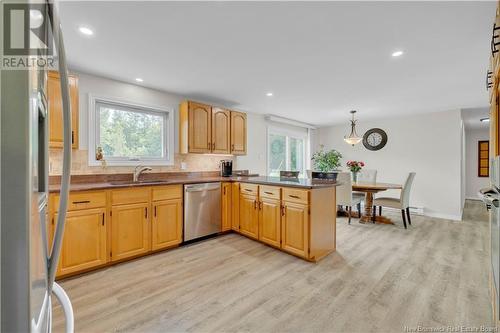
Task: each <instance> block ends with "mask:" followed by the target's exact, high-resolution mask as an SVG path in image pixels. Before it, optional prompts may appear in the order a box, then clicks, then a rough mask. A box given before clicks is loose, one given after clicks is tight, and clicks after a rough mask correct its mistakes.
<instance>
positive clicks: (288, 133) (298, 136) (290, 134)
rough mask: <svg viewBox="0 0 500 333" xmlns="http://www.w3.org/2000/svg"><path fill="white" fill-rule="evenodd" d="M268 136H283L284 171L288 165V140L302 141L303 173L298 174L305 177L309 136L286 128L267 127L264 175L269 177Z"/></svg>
mask: <svg viewBox="0 0 500 333" xmlns="http://www.w3.org/2000/svg"><path fill="white" fill-rule="evenodd" d="M270 134H277V135H283V136H285V155H286V161H285V163H286V166H285V170H287V168H288V164H289V163H290V161H289V158H288V154H289V149H290V140H289V138H290V137H291V138H294V139H301V140H304V149H303V153H302V157H303V163H302V165H303V171H302V173H301V174H300V175H301V176H302V177H307V146H308V145H309V136H308V133H302V132H299V131H293V130H289V129H286V128H282V127H278V126H267V133H266V151H267V153H266V175H268V176H269V175H270V172H271V170H270V169H269V161H270V160H271V156H270V154H271V150H270V149H269V135H270Z"/></svg>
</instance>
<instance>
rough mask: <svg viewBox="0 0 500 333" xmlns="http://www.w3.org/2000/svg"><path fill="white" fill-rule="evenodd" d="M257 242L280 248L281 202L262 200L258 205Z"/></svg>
mask: <svg viewBox="0 0 500 333" xmlns="http://www.w3.org/2000/svg"><path fill="white" fill-rule="evenodd" d="M259 240H260V241H261V242H263V243H267V244H269V245H272V246H276V247H280V246H281V201H280V200H276V199H268V198H262V199H261V201H260V205H259Z"/></svg>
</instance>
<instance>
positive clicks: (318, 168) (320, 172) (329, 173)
mask: <svg viewBox="0 0 500 333" xmlns="http://www.w3.org/2000/svg"><path fill="white" fill-rule="evenodd" d="M323 148H324V146H323V145H321V146H320V150H319V151H317V152H315V153H314V154H313V155H312V158H311V160H312V162H313V168H314V171H313V172H312V178H322V179H330V180H336V179H337V174H338V172H339V167H340V166H341V162H340V160H341V159H342V154H341V153H340V152H338V151H337V150H335V149H332V150H329V151H325V150H324V149H323Z"/></svg>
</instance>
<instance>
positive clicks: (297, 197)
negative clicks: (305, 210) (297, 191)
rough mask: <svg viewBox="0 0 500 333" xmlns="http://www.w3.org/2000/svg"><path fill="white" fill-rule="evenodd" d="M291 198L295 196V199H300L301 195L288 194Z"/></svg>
mask: <svg viewBox="0 0 500 333" xmlns="http://www.w3.org/2000/svg"><path fill="white" fill-rule="evenodd" d="M288 196H289V197H290V198H294V199H300V197H299V196H298V195H293V194H290V195H288Z"/></svg>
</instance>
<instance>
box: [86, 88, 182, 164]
mask: <svg viewBox="0 0 500 333" xmlns="http://www.w3.org/2000/svg"><path fill="white" fill-rule="evenodd" d="M99 102H101V103H106V104H111V105H113V104H114V105H117V106H122V107H123V108H125V109H133V111H138V112H141V113H146V114H154V115H159V114H161V115H163V116H164V122H163V133H165V134H164V135H163V140H164V142H163V150H164V157H163V158H144V157H142V158H139V157H137V158H135V157H129V158H120V157H107V156H104V159H105V160H106V164H107V165H109V166H136V165H138V164H147V165H151V166H161V165H174V123H175V121H174V110H173V109H166V108H163V107H158V106H153V105H143V104H137V103H134V102H129V101H124V100H120V99H115V98H109V97H99V96H95V95H92V94H89V149H88V153H89V158H88V162H89V166H100V165H102V162H101V161H98V160H96V158H95V154H96V148H97V146H96V141H97V138H98V135H99V130H100V128H99V124H98V121H99V117H97V114H96V113H97V108H96V105H97V103H99Z"/></svg>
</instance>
